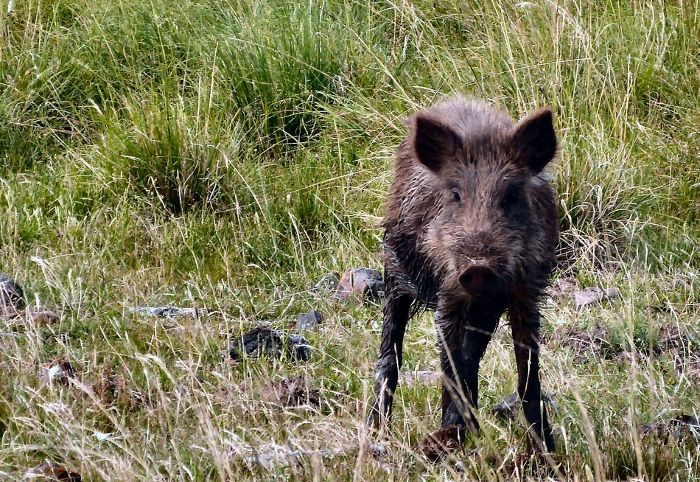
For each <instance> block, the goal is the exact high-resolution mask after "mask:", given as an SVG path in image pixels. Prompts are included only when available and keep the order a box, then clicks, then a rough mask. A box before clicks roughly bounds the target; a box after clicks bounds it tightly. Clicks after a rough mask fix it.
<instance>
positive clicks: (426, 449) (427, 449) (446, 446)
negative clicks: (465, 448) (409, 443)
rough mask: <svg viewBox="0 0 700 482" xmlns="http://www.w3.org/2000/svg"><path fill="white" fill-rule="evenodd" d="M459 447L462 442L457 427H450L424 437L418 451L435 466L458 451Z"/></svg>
mask: <svg viewBox="0 0 700 482" xmlns="http://www.w3.org/2000/svg"><path fill="white" fill-rule="evenodd" d="M461 447H462V440H461V434H460V430H459V427H458V426H457V425H452V426H450V427H447V428H443V429H440V430H436V431H434V432H431V433H429V434H428V435H426V436H425V438H423V440H422V441H421V443H420V445H419V446H418V450H419V451H420V452H421V453H423V455H424V456H425V458H426V459H428V460H429V461H430V462H432V463H434V464H437V463H439V462H440V461H442V459H444V458H445V456H447V455H448V454H450V453H452V452H455V451H456V450H459V449H460V448H461Z"/></svg>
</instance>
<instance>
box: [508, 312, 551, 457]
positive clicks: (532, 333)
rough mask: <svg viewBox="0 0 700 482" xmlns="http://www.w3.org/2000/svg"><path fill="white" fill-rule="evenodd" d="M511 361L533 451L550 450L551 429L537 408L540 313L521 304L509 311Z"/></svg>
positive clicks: (538, 401)
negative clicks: (511, 333)
mask: <svg viewBox="0 0 700 482" xmlns="http://www.w3.org/2000/svg"><path fill="white" fill-rule="evenodd" d="M509 318H510V325H511V329H512V331H513V345H514V348H515V361H516V363H517V365H518V395H519V396H520V400H521V401H522V405H523V413H524V415H525V420H527V423H528V424H529V425H530V435H531V438H532V440H533V441H534V444H535V450H537V451H538V452H540V451H549V452H553V451H554V438H553V437H552V428H551V427H550V425H549V421H548V420H547V411H546V410H545V409H544V407H543V406H542V405H541V401H542V399H541V396H542V395H541V389H540V363H539V337H540V314H539V310H538V309H537V307H536V306H533V305H531V304H523V305H516V306H511V307H510V308H509Z"/></svg>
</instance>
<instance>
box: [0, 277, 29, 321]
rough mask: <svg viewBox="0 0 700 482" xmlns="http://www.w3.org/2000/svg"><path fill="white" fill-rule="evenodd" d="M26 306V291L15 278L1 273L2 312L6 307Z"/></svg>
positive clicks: (0, 300) (0, 295) (0, 302)
mask: <svg viewBox="0 0 700 482" xmlns="http://www.w3.org/2000/svg"><path fill="white" fill-rule="evenodd" d="M23 307H24V292H23V291H22V287H21V286H20V285H18V284H17V283H16V282H15V280H13V279H12V278H10V277H9V276H8V275H6V274H5V273H0V313H1V312H3V311H5V310H4V309H3V308H5V309H13V308H14V309H15V310H20V309H22V308H23Z"/></svg>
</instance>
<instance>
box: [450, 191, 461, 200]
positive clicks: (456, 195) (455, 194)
mask: <svg viewBox="0 0 700 482" xmlns="http://www.w3.org/2000/svg"><path fill="white" fill-rule="evenodd" d="M450 198H451V199H452V200H453V201H454V202H456V203H458V202H460V201H461V200H462V198H461V197H460V195H459V192H458V191H457V190H456V189H453V190H452V193H451V194H450Z"/></svg>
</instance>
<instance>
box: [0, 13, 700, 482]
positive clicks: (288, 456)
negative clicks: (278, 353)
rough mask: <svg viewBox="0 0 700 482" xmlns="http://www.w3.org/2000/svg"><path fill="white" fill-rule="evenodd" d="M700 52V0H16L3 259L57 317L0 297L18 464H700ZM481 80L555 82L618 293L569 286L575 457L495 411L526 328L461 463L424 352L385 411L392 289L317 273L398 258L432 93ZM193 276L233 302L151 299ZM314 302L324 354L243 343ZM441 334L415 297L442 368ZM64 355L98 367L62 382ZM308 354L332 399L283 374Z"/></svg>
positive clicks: (562, 316)
mask: <svg viewBox="0 0 700 482" xmlns="http://www.w3.org/2000/svg"><path fill="white" fill-rule="evenodd" d="M698 59H700V2H699V1H698V0H679V1H668V2H664V1H633V2H632V1H630V2H626V1H615V0H606V1H599V2H594V1H584V0H578V1H577V0H568V1H567V0H561V1H559V0H547V1H545V0H534V1H532V2H530V1H527V2H526V1H523V2H497V1H495V0H485V1H479V2H477V1H475V0H467V1H463V2H448V1H422V0H418V1H415V2H408V1H405V2H402V1H398V0H389V1H376V2H369V1H367V2H361V1H359V0H358V1H355V0H327V1H317V0H308V1H306V2H301V1H299V0H296V1H294V2H286V1H282V0H269V1H263V0H238V1H235V2H233V1H229V0H222V1H216V0H182V1H180V2H167V1H165V0H150V1H148V2H137V1H134V0H119V1H116V0H94V1H93V0H63V1H62V0H53V1H51V0H9V1H8V0H0V272H4V273H7V274H9V275H10V276H12V277H13V278H14V279H16V280H17V282H19V283H20V284H21V285H22V287H23V288H24V292H25V299H26V302H27V311H28V312H29V311H37V310H45V309H50V310H53V311H55V312H56V313H57V314H58V315H59V319H58V321H54V322H52V323H48V324H44V323H38V322H37V321H36V320H35V321H32V320H31V319H30V317H28V315H26V314H24V315H23V316H21V317H6V318H4V319H3V318H0V480H8V481H9V480H20V479H22V478H23V477H24V474H25V473H26V472H27V470H28V469H30V468H32V467H35V466H37V465H39V464H41V463H42V462H44V461H46V460H50V461H54V462H57V463H60V464H62V465H64V466H65V467H66V468H68V469H70V470H72V471H76V472H79V473H80V474H81V475H82V479H83V480H89V481H98V480H106V481H135V480H149V481H180V480H182V481H204V480H221V481H231V480H237V481H238V480H269V479H278V478H279V479H290V480H291V479H293V480H353V481H358V480H407V479H409V480H488V481H497V480H529V479H532V480H540V479H542V478H545V477H550V478H551V479H552V480H567V481H569V480H570V481H579V480H580V481H588V480H590V481H606V480H644V481H661V480H674V481H676V480H677V481H685V480H696V479H698V478H700V443H699V442H698V440H699V438H698V436H697V434H693V433H692V430H690V429H687V428H685V429H684V428H683V426H682V425H680V426H676V425H674V422H673V420H674V419H675V420H677V419H679V418H680V417H681V416H682V415H698V412H700V401H699V400H700V398H699V397H700V354H699V353H700V351H699V349H698V346H699V344H700V221H699V220H698V219H699V218H700V63H699V62H698ZM454 92H462V93H465V94H468V95H473V96H476V97H480V98H485V99H487V100H488V101H489V102H491V103H493V104H494V105H497V106H499V107H501V108H503V109H506V110H507V111H509V112H510V113H511V115H513V117H515V118H519V117H521V116H522V115H524V114H525V113H526V112H528V111H530V110H531V109H534V108H536V107H541V106H544V105H550V106H552V108H553V110H554V112H555V116H556V120H555V122H556V128H557V131H558V134H559V139H560V152H559V155H558V159H557V161H556V163H555V164H556V165H555V166H554V167H553V169H552V177H553V179H554V183H555V184H556V187H557V191H558V194H559V200H560V212H561V227H562V239H561V249H560V258H561V270H560V271H559V272H558V273H557V277H560V278H564V277H574V278H575V279H576V280H577V281H578V282H579V284H580V286H599V287H601V288H611V287H614V288H617V289H618V290H619V293H620V296H619V297H617V298H615V299H611V300H608V301H604V302H603V303H602V304H595V305H591V306H587V307H583V308H580V307H577V306H576V305H575V303H574V302H573V301H572V300H571V299H569V298H566V297H565V298H561V299H557V300H556V301H554V300H553V301H550V302H548V303H547V305H546V306H545V309H544V314H545V320H544V326H543V334H544V343H543V348H542V360H543V361H542V365H543V368H542V378H543V386H544V389H545V391H546V392H547V393H549V394H550V396H551V397H552V398H553V400H554V403H555V407H553V408H552V417H551V420H552V423H553V427H554V430H555V437H556V442H557V449H558V450H557V454H556V455H555V456H554V459H553V460H552V462H553V464H554V465H555V466H556V470H554V469H552V470H549V471H547V470H545V469H543V468H542V464H539V466H538V463H537V461H536V460H535V459H530V458H529V457H528V455H527V452H526V447H527V440H526V433H525V427H524V421H523V420H522V419H517V420H515V421H511V422H502V421H499V420H497V419H496V417H494V416H493V415H492V414H491V412H490V408H491V407H492V406H493V405H495V404H496V403H497V402H498V401H499V400H500V399H501V398H502V397H504V396H506V395H508V394H510V393H512V392H513V391H514V389H515V364H514V357H513V355H512V351H513V350H512V343H511V342H510V340H509V335H508V332H509V330H508V329H504V328H503V327H502V328H501V329H500V330H499V331H498V332H497V334H496V336H495V338H494V340H493V341H492V343H491V345H490V346H489V349H488V351H487V353H486V356H485V358H484V360H483V362H482V370H481V376H482V378H481V390H482V395H481V397H480V398H481V400H480V403H481V407H480V408H481V410H480V412H479V419H480V420H481V425H482V428H483V432H484V433H483V436H482V437H480V438H469V439H468V440H467V441H466V444H465V447H464V451H460V452H456V453H455V454H454V455H453V456H451V457H450V458H448V459H447V460H446V461H444V462H443V463H441V464H438V465H431V464H429V463H427V462H426V461H425V460H424V459H423V458H422V456H421V455H420V453H417V452H416V451H415V448H416V446H417V444H418V443H419V441H420V440H421V439H422V437H423V436H424V435H426V434H427V433H428V432H429V431H431V430H433V429H435V428H437V427H438V426H439V421H440V412H439V403H440V402H439V400H440V389H439V384H435V383H424V382H421V381H415V382H414V383H412V384H411V383H405V382H404V383H402V382H400V385H399V389H398V393H397V396H396V400H395V404H396V405H395V413H394V423H393V430H392V431H391V432H389V433H384V434H382V435H381V436H372V435H370V434H367V433H366V432H365V431H364V430H363V422H364V417H365V413H366V408H367V407H366V405H367V403H368V402H369V400H370V391H371V386H372V383H373V378H374V361H375V359H376V354H377V350H378V345H379V335H380V330H381V326H380V325H381V306H380V305H377V304H371V303H370V304H365V305H347V304H342V303H340V302H338V301H334V300H333V299H331V297H330V296H329V293H327V292H323V291H313V290H311V286H312V285H313V284H314V283H315V282H316V281H318V280H319V279H320V278H321V277H323V276H324V275H325V274H326V273H328V272H342V271H343V270H345V268H347V267H352V266H367V267H371V268H375V269H380V268H381V262H380V256H379V254H380V250H381V236H382V233H381V230H380V229H379V227H378V223H379V220H380V219H381V216H382V206H383V202H384V197H385V195H386V192H387V189H388V186H389V183H390V180H391V170H390V167H391V159H392V155H393V152H394V149H395V148H396V146H397V145H398V143H399V142H400V141H401V139H402V138H403V136H405V133H406V129H405V126H404V125H403V123H402V120H403V119H404V118H405V117H406V116H407V115H409V114H410V113H411V112H413V111H414V110H415V109H417V108H420V107H424V106H427V105H430V104H431V103H433V102H435V101H436V100H438V99H440V98H442V97H443V96H445V95H449V94H451V93H454ZM165 305H172V306H178V307H182V308H206V309H207V310H208V311H209V315H208V316H201V317H194V318H188V317H181V318H175V319H167V318H154V317H145V316H142V315H140V314H138V313H135V312H133V311H132V310H131V309H130V308H133V307H136V306H165ZM310 309H317V310H320V311H321V312H323V313H324V314H325V321H324V323H323V324H322V325H321V326H320V327H319V328H318V329H317V330H315V331H311V332H305V333H304V337H306V338H307V339H308V340H309V342H310V344H311V346H312V355H311V359H310V360H309V361H308V362H305V363H299V362H296V361H295V360H293V359H292V358H291V357H289V356H285V357H283V358H282V359H276V360H273V359H265V358H264V359H244V360H243V361H242V362H240V363H237V364H236V363H231V362H230V361H229V360H228V354H227V350H228V348H229V347H230V345H231V343H232V340H233V339H234V337H235V336H236V335H239V334H240V333H242V332H244V331H246V330H248V329H250V328H253V327H255V326H258V325H259V324H261V323H262V322H269V323H270V325H271V326H272V327H273V328H277V329H281V330H284V331H286V332H290V331H291V329H292V327H293V325H290V324H289V321H290V320H294V319H295V317H296V315H297V314H298V313H301V312H305V311H308V310H310ZM506 328H507V327H506ZM436 343H437V339H436V335H435V332H434V328H433V326H432V319H431V316H430V315H429V314H423V315H421V316H419V317H418V318H416V319H415V320H414V321H413V322H412V323H411V326H410V327H409V332H408V334H407V339H406V344H405V346H406V348H405V352H406V353H405V360H404V370H406V371H408V372H414V373H415V372H416V371H418V370H436V369H437V368H438V366H439V362H438V355H437V347H436ZM56 360H67V361H69V362H70V364H71V365H72V366H73V367H74V368H75V371H76V372H75V374H74V376H73V377H71V378H72V380H71V381H69V382H67V383H65V384H62V383H58V382H52V383H49V382H47V381H46V377H45V375H42V373H44V372H43V368H42V367H46V366H47V365H46V364H49V363H51V362H54V361H56ZM297 375H303V376H305V378H306V380H307V382H308V388H309V390H310V391H314V393H320V401H319V403H318V404H317V405H313V404H308V403H307V404H303V405H302V406H299V407H283V406H280V404H279V403H273V402H271V401H270V397H269V383H271V382H279V381H280V380H283V379H285V378H287V377H292V376H297ZM315 390H318V392H315ZM644 423H655V424H656V427H657V430H653V431H652V432H653V433H652V434H647V435H644V434H643V433H642V431H640V429H639V428H640V426H641V425H642V424H644ZM371 445H373V446H374V447H375V452H381V453H380V454H374V456H373V455H372V454H371V453H370V452H371V451H369V450H368V447H370V446H371ZM378 447H379V448H378ZM544 465H546V464H544ZM37 480H39V479H37Z"/></svg>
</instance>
